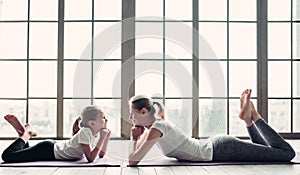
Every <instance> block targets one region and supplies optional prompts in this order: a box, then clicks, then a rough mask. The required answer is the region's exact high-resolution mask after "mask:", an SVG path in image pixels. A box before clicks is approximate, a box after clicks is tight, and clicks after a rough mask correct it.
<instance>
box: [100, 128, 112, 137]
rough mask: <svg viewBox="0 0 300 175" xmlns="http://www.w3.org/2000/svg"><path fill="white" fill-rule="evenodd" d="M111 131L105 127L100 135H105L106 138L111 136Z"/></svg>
mask: <svg viewBox="0 0 300 175" xmlns="http://www.w3.org/2000/svg"><path fill="white" fill-rule="evenodd" d="M110 133H111V131H110V130H109V129H107V128H103V129H101V130H100V137H103V138H105V137H107V136H108V137H109V136H110Z"/></svg>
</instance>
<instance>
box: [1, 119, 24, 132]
mask: <svg viewBox="0 0 300 175" xmlns="http://www.w3.org/2000/svg"><path fill="white" fill-rule="evenodd" d="M4 118H5V120H6V121H8V123H10V124H11V125H12V126H13V127H14V128H15V130H16V131H17V133H18V135H19V136H22V135H23V134H24V132H25V127H24V126H23V125H22V124H21V122H20V121H19V119H18V118H17V117H16V116H14V115H11V114H7V115H6V116H4Z"/></svg>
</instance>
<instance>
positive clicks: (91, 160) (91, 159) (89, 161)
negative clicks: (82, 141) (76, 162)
mask: <svg viewBox="0 0 300 175" xmlns="http://www.w3.org/2000/svg"><path fill="white" fill-rule="evenodd" d="M86 159H87V161H88V163H92V162H94V160H95V159H96V158H95V157H94V158H93V157H87V158H86Z"/></svg>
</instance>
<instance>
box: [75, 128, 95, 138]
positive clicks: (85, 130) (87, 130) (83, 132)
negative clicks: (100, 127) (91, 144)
mask: <svg viewBox="0 0 300 175" xmlns="http://www.w3.org/2000/svg"><path fill="white" fill-rule="evenodd" d="M77 134H78V135H87V136H88V135H92V131H91V129H90V128H87V127H82V128H80V130H79V131H78V133H77Z"/></svg>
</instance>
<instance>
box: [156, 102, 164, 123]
mask: <svg viewBox="0 0 300 175" xmlns="http://www.w3.org/2000/svg"><path fill="white" fill-rule="evenodd" d="M154 105H156V106H158V109H159V111H158V112H157V115H158V116H159V117H160V118H161V119H163V120H164V119H165V109H164V107H163V105H161V104H160V103H159V102H157V101H154V102H153V106H154Z"/></svg>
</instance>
